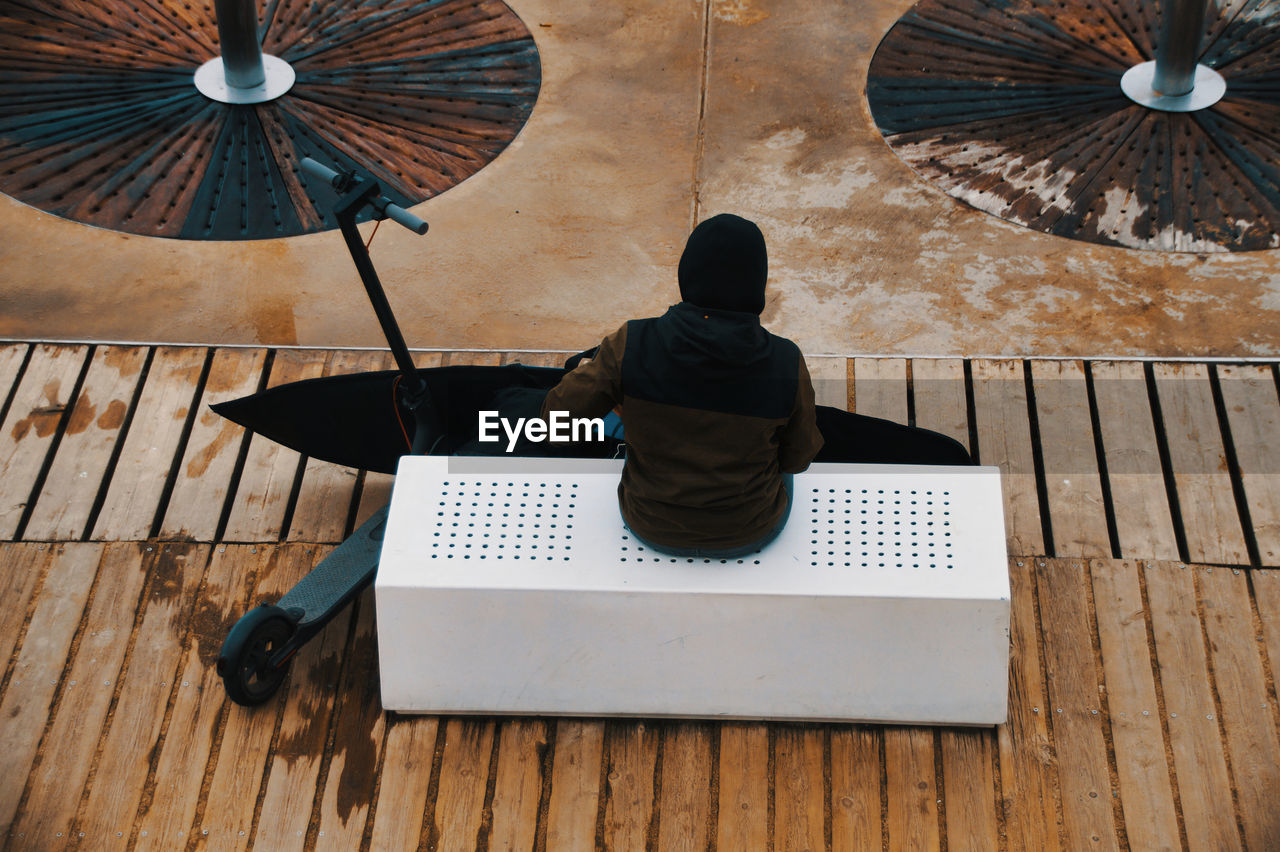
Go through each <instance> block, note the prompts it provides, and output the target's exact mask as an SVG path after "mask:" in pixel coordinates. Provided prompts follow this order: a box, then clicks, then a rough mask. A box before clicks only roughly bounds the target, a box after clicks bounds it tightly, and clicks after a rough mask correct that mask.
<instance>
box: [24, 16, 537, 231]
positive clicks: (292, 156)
mask: <svg viewBox="0 0 1280 852" xmlns="http://www.w3.org/2000/svg"><path fill="white" fill-rule="evenodd" d="M212 6H213V4H212V3H211V2H203V3H197V4H192V3H189V2H184V1H183V0H113V2H104V3H84V2H78V0H23V1H22V2H14V3H6V4H4V6H3V8H2V9H0V191H3V192H5V193H7V194H8V195H11V196H13V197H14V198H17V199H19V200H20V201H23V202H25V203H27V204H30V205H32V206H34V207H38V208H40V209H42V210H45V211H48V212H50V213H54V214H57V215H59V216H64V217H66V218H69V219H75V220H78V221H81V222H86V223H89V224H92V225H97V226H100V227H104V228H111V229H114V230H121V231H128V232H131V233H137V234H147V235H152V236H162V237H182V238H187V239H216V240H229V239H256V238H263V237H283V236H290V235H294V234H301V233H307V232H310V231H317V230H324V229H326V228H331V227H335V226H336V223H335V222H331V221H329V218H328V217H329V213H328V212H327V211H328V210H329V208H330V207H331V206H332V201H333V196H332V193H331V190H329V189H328V188H327V187H325V186H324V185H322V184H321V182H320V181H316V180H313V179H308V178H307V176H306V175H304V174H303V173H302V172H301V171H300V169H299V168H298V162H299V161H300V160H301V159H302V158H303V157H304V156H310V157H313V158H315V159H317V160H320V161H321V162H325V163H331V164H334V165H337V166H340V167H344V168H349V167H352V166H354V165H355V163H353V162H352V160H351V159H350V158H349V157H348V155H347V153H345V152H349V153H350V155H351V156H352V157H355V158H357V159H359V160H360V161H361V165H362V166H363V167H365V168H367V169H368V170H369V171H371V172H372V173H373V174H374V175H375V176H376V178H377V179H378V180H379V181H380V182H381V184H382V186H383V189H384V192H385V194H386V195H387V196H388V197H390V198H391V199H392V200H393V201H395V202H396V203H397V204H399V205H401V206H403V207H408V206H410V205H413V204H417V203H419V202H421V201H423V200H424V199H427V198H430V197H431V196H433V195H437V194H439V193H441V192H443V191H444V190H446V189H448V188H449V187H451V186H453V185H455V184H457V183H459V182H461V181H462V180H464V179H466V178H467V177H469V176H471V175H472V174H474V173H475V172H476V171H478V170H479V169H481V168H482V167H483V166H484V165H485V164H486V163H488V162H490V161H491V160H492V159H493V158H494V157H496V156H497V155H498V154H499V153H500V152H501V151H502V149H503V148H505V147H506V146H507V145H508V144H509V143H510V142H511V140H512V139H513V138H515V135H516V134H517V133H518V132H519V130H520V128H521V127H522V126H523V125H524V123H525V121H526V120H527V119H528V117H529V114H530V112H531V111H532V109H533V104H534V101H535V100H536V99H537V94H538V87H539V83H540V79H541V71H540V66H539V62H538V52H537V48H536V47H535V46H534V43H533V39H532V37H531V36H530V34H529V31H528V29H527V28H526V27H525V26H524V24H523V23H522V22H521V21H520V19H519V18H518V17H517V16H516V15H515V13H514V12H513V11H512V10H511V9H510V8H509V7H508V6H506V5H505V4H504V3H502V2H499V0H467V2H462V0H425V2H424V0H413V2H408V0H357V2H337V0H327V2H316V0H268V1H267V2H265V3H263V4H262V6H261V7H260V16H261V19H260V22H259V23H260V26H259V32H260V33H261V35H262V48H263V50H264V51H266V52H267V53H269V54H273V55H276V56H279V57H281V58H282V59H284V60H287V61H288V62H289V64H290V65H292V66H293V68H294V70H295V71H296V73H297V81H296V83H295V84H294V86H293V88H292V89H291V90H290V91H289V93H288V94H286V95H284V96H282V97H280V98H278V99H277V100H274V101H271V102H270V103H264V104H257V105H252V106H245V105H234V104H225V103H217V102H214V101H211V100H209V99H208V98H206V97H205V96H204V95H202V94H200V93H199V92H198V91H197V90H196V88H195V86H194V84H193V82H192V77H193V73H194V72H195V69H196V68H197V67H198V66H200V65H201V64H202V63H204V62H205V61H207V60H209V59H211V58H213V57H215V56H217V55H218V52H219V50H218V39H217V25H216V23H215V21H214V17H213V8H212Z"/></svg>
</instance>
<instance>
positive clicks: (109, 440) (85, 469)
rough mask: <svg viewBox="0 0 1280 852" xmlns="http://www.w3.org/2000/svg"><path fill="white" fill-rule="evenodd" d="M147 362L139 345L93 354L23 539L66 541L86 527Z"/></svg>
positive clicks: (113, 347) (105, 347)
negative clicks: (112, 451)
mask: <svg viewBox="0 0 1280 852" xmlns="http://www.w3.org/2000/svg"><path fill="white" fill-rule="evenodd" d="M146 361H147V350H146V349H145V348H143V347H140V346H102V347H99V348H98V349H97V350H96V351H95V352H94V353H93V358H92V359H91V360H90V362H89V370H88V373H87V374H86V375H85V380H84V383H83V384H82V385H81V388H80V395H79V396H78V397H77V398H76V401H75V405H74V406H72V409H71V416H70V417H69V418H68V419H67V426H66V429H65V431H64V432H63V435H62V441H61V442H60V443H59V444H58V452H57V454H56V455H55V456H54V459H53V464H52V465H51V466H50V468H49V475H48V477H47V478H46V479H45V482H44V487H43V488H42V489H41V492H40V495H39V497H37V498H36V504H35V509H34V510H33V511H32V514H31V519H30V520H29V521H28V522H27V526H26V529H25V530H24V531H23V537H24V538H26V539H45V540H55V541H56V540H64V541H65V540H69V539H78V538H80V536H81V534H82V533H83V532H84V531H85V525H86V524H87V523H88V521H89V513H90V512H91V511H92V510H93V504H94V501H95V500H96V499H97V497H98V492H99V490H100V489H101V488H102V478H103V474H104V473H105V472H106V469H107V463H108V462H109V461H110V460H111V450H112V448H114V447H115V445H116V441H117V440H119V437H120V430H121V428H122V427H123V426H124V420H125V415H126V414H127V413H128V411H129V405H130V404H131V403H132V402H133V394H134V390H135V389H136V388H137V386H138V379H139V376H140V375H141V374H142V368H143V366H145V364H146Z"/></svg>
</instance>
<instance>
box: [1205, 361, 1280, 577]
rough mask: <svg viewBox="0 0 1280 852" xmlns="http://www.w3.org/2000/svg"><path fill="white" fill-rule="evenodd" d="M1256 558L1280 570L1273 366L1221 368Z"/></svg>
mask: <svg viewBox="0 0 1280 852" xmlns="http://www.w3.org/2000/svg"><path fill="white" fill-rule="evenodd" d="M1217 370H1218V379H1219V386H1220V387H1221V388H1222V401H1223V404H1224V406H1225V408H1226V410H1227V424H1228V426H1229V427H1230V429H1231V443H1232V445H1233V447H1234V448H1235V456H1236V464H1237V465H1238V466H1239V468H1240V481H1241V483H1242V484H1243V485H1244V494H1245V502H1246V504H1247V505H1248V507H1249V519H1250V521H1251V522H1252V526H1253V537H1254V540H1255V541H1256V542H1257V545H1258V555H1259V556H1260V557H1261V559H1262V564H1263V565H1272V566H1274V565H1280V449H1278V448H1277V447H1276V436H1277V435H1280V400H1278V399H1277V397H1276V383H1275V377H1274V375H1273V374H1272V372H1271V368H1270V367H1263V366H1259V365H1253V366H1249V365H1240V366H1236V365H1221V366H1219V367H1218V368H1217Z"/></svg>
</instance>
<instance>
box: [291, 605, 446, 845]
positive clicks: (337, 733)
mask: <svg viewBox="0 0 1280 852" xmlns="http://www.w3.org/2000/svg"><path fill="white" fill-rule="evenodd" d="M355 606H356V615H355V618H356V626H355V633H354V635H353V636H352V642H351V648H350V649H349V650H348V651H347V654H346V665H345V667H344V668H343V674H342V680H341V681H340V682H339V683H338V687H337V695H338V696H339V701H338V707H337V716H336V718H335V720H334V724H333V757H332V758H331V759H330V760H329V765H328V767H327V774H326V776H325V781H324V795H323V797H322V798H321V800H320V812H319V819H318V825H317V832H316V843H317V846H318V847H319V848H332V849H359V848H360V843H361V840H362V839H363V837H364V829H365V823H366V822H367V821H368V818H369V809H370V805H371V803H372V799H373V791H374V787H375V785H376V783H377V777H378V756H379V752H380V751H381V750H382V743H383V740H384V738H385V736H386V715H387V714H385V713H383V712H382V704H381V702H380V700H379V694H378V690H379V681H378V646H377V637H376V633H375V630H374V606H373V588H372V587H370V588H368V589H366V590H365V591H364V592H363V593H362V594H361V596H360V598H359V599H358V600H357V602H356V604H355ZM427 748H428V750H430V748H431V746H430V745H428V746H427ZM428 766H429V764H428Z"/></svg>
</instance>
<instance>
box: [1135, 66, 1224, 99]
mask: <svg viewBox="0 0 1280 852" xmlns="http://www.w3.org/2000/svg"><path fill="white" fill-rule="evenodd" d="M1155 76H1156V63H1155V61H1154V60H1152V61H1151V62H1143V63H1142V64H1140V65H1135V66H1133V67H1132V68H1130V69H1129V70H1128V71H1126V72H1124V76H1122V77H1121V78H1120V90H1121V91H1123V92H1124V93H1125V94H1126V95H1128V96H1129V100H1131V101H1133V102H1134V103H1138V104H1142V105H1143V106H1144V107H1149V108H1151V109H1158V110H1163V111H1164V112H1195V111H1196V110H1200V109H1204V108H1206V107H1211V106H1213V105H1214V104H1216V103H1217V102H1218V101H1220V100H1222V96H1223V95H1225V94H1226V93H1227V81H1226V80H1225V79H1223V76H1222V75H1221V74H1219V73H1218V72H1217V71H1214V70H1213V69H1212V68H1210V67H1209V66H1208V65H1197V66H1196V76H1195V82H1194V83H1193V84H1192V87H1191V91H1189V92H1187V93H1186V94H1185V95H1162V94H1161V93H1159V92H1157V91H1156V90H1155V89H1154V88H1152V86H1151V83H1152V81H1153V80H1154V79H1155Z"/></svg>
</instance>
